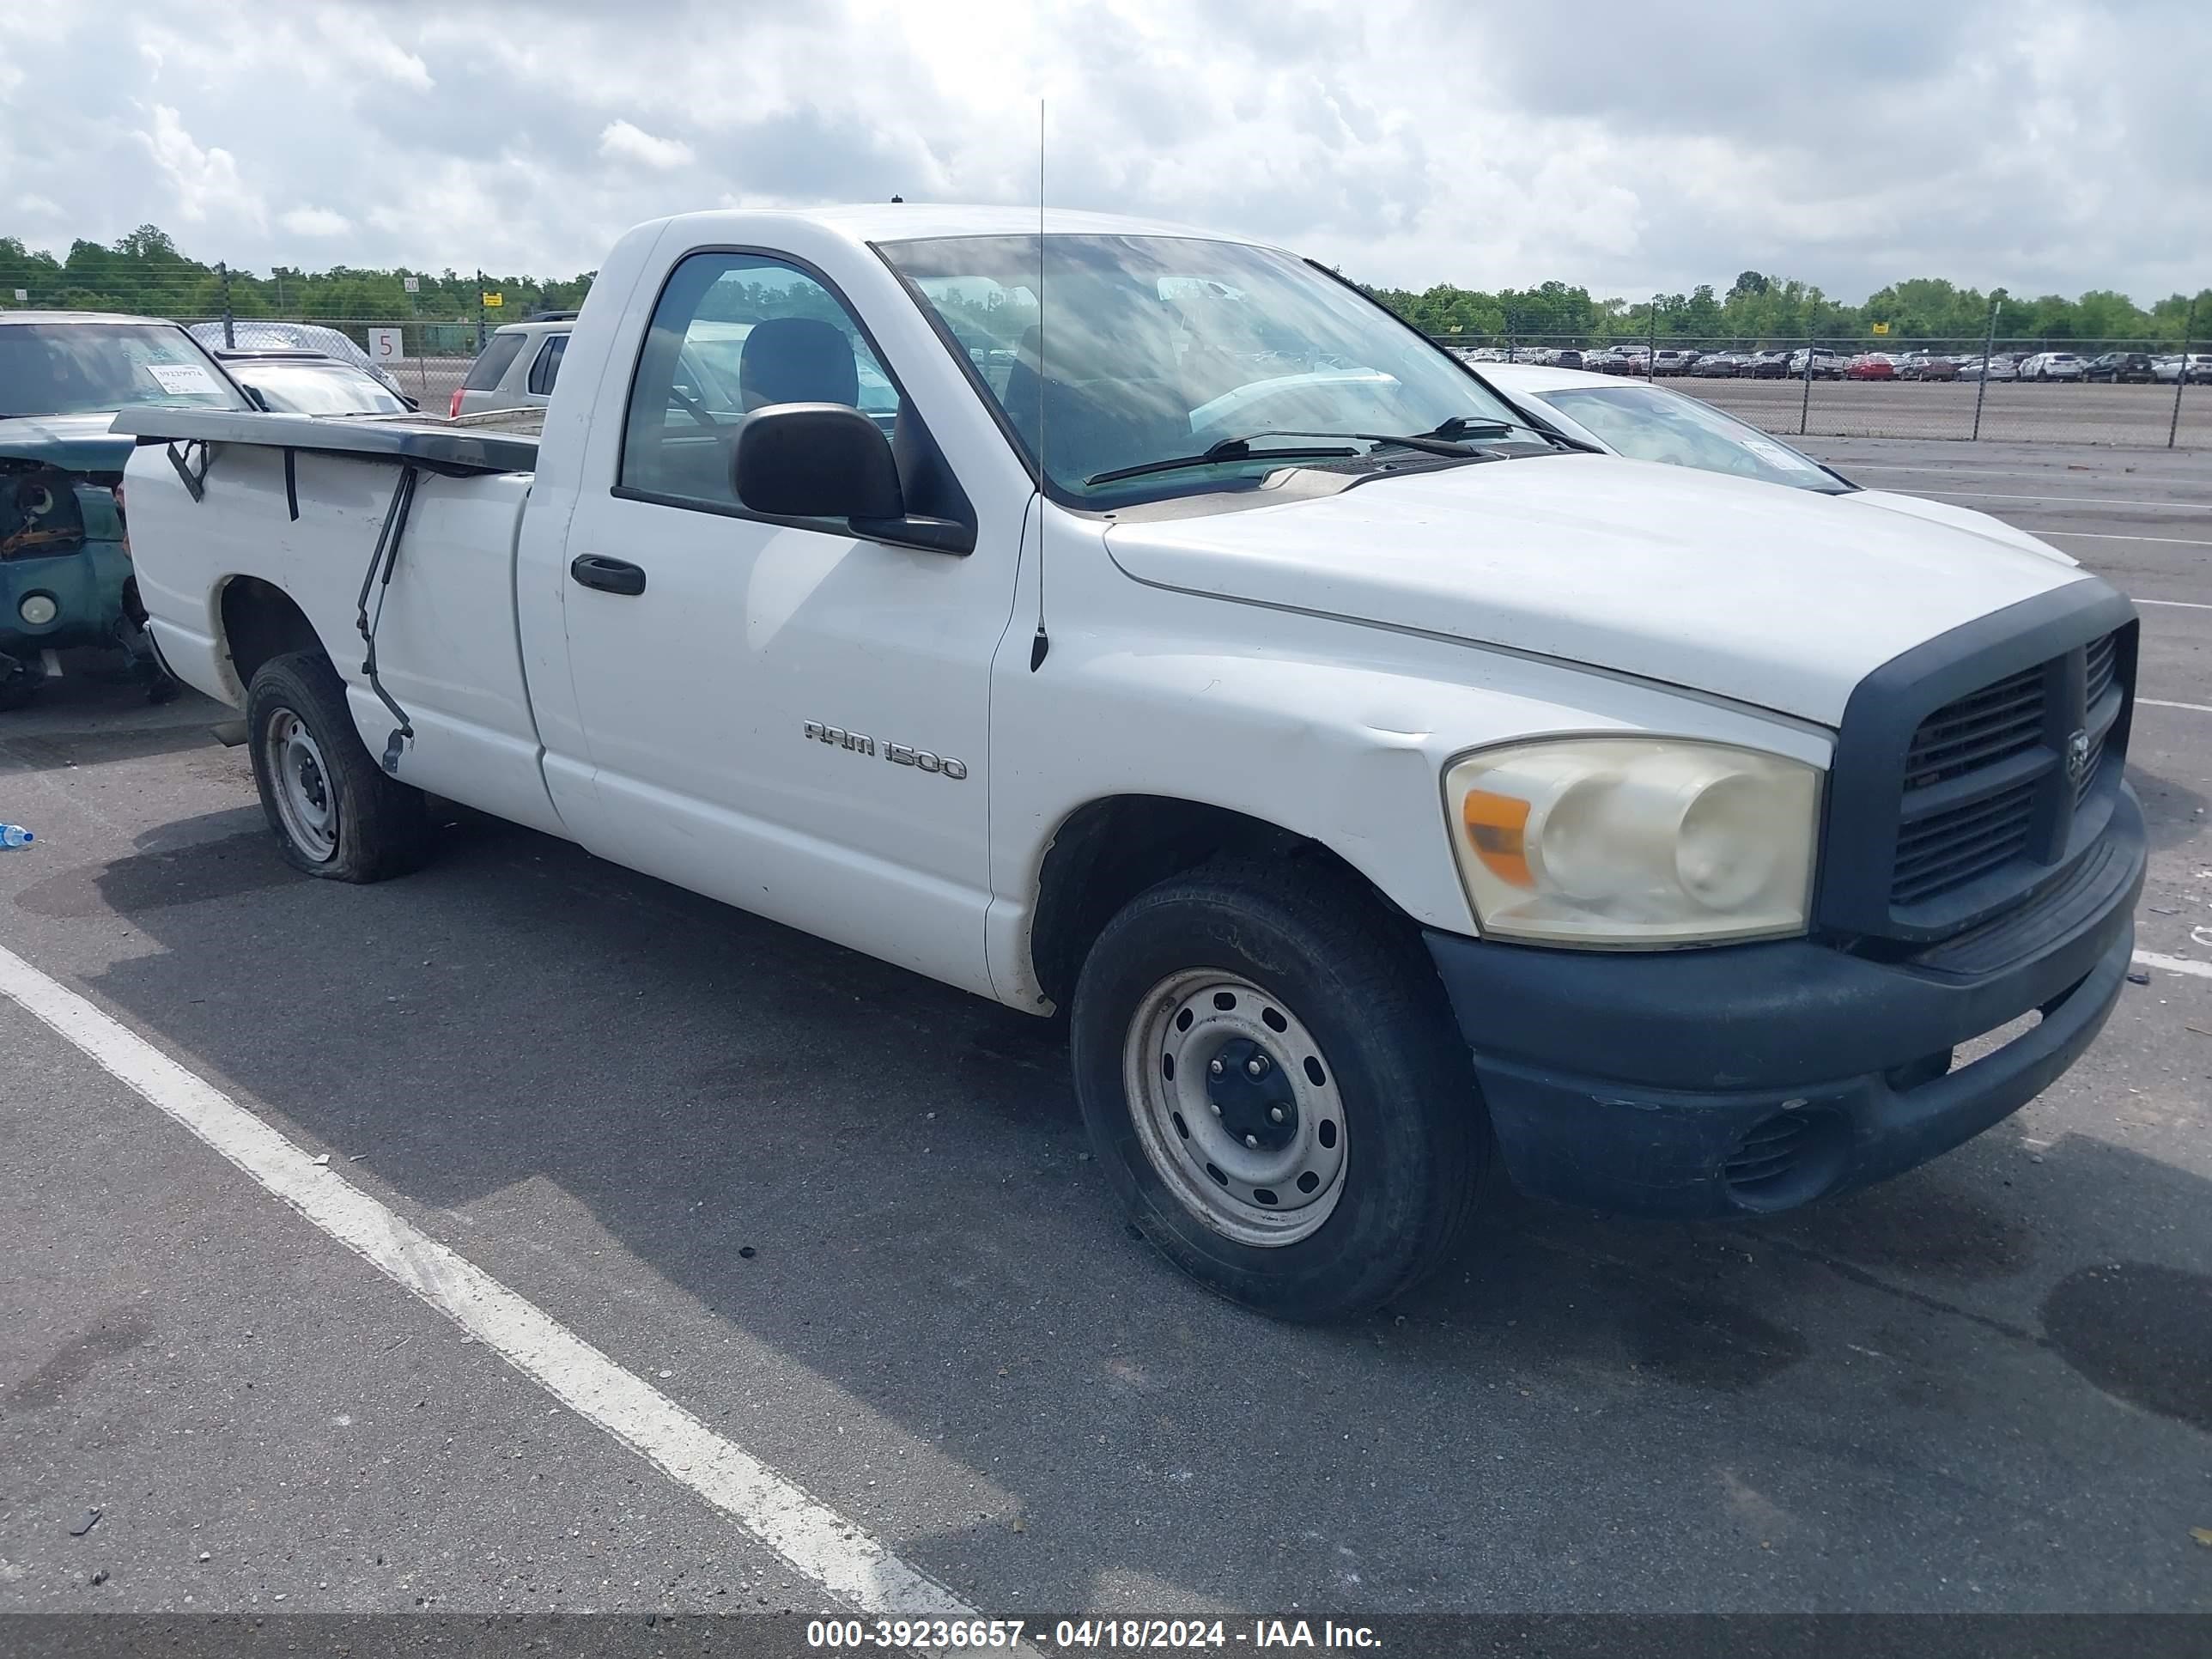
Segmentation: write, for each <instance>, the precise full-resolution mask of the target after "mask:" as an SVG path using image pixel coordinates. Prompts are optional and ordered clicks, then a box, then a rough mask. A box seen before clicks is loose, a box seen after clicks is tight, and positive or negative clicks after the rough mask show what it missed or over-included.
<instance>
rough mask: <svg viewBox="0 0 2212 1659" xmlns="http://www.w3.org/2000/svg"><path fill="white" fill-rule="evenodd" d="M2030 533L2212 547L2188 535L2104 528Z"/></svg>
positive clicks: (2093, 540) (2111, 540) (2208, 542)
mask: <svg viewBox="0 0 2212 1659" xmlns="http://www.w3.org/2000/svg"><path fill="white" fill-rule="evenodd" d="M2022 528H2026V526H2022ZM2028 533H2029V534H2031V535H2035V536H2056V537H2057V538H2058V539H2059V540H2061V541H2064V540H2067V539H2068V538H2072V539H2073V540H2075V541H2088V542H2165V543H2166V544H2169V545H2171V546H2174V547H2212V541H2197V540H2193V539H2191V538H2189V537H2187V536H2115V535H2113V534H2112V532H2109V531H2104V530H2045V529H2040V528H2039V529H2036V530H2033V531H2030V532H2028Z"/></svg>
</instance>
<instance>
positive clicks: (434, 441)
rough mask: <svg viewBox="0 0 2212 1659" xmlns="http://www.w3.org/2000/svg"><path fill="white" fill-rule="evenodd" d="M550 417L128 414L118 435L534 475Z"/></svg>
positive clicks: (118, 423) (521, 413)
mask: <svg viewBox="0 0 2212 1659" xmlns="http://www.w3.org/2000/svg"><path fill="white" fill-rule="evenodd" d="M544 422H545V411H544V410H542V409H502V410H492V411H490V412H488V413H486V414H483V415H475V416H462V417H461V418H460V419H459V420H458V421H444V420H439V419H437V418H435V416H427V415H417V414H410V415H274V414H266V413H263V412H261V411H259V410H227V409H158V408H153V407H145V408H137V409H126V410H123V411H122V412H121V413H120V414H118V415H117V416H116V417H115V424H114V426H113V428H112V430H114V431H117V432H126V433H129V434H130V435H131V436H133V437H135V438H137V440H138V441H139V442H140V443H142V444H143V443H156V442H160V441H164V440H167V441H170V442H184V443H205V444H255V445H259V446H262V447H267V448H271V449H294V450H311V449H313V450H328V451H333V452H336V453H340V454H346V455H358V456H363V457H367V458H369V459H382V460H392V461H401V462H412V463H414V464H415V465H417V466H421V467H423V468H425V469H427V470H428V471H434V472H444V473H453V474H462V473H471V472H530V471H535V470H536V468H537V465H538V433H539V431H540V429H541V428H543V427H544Z"/></svg>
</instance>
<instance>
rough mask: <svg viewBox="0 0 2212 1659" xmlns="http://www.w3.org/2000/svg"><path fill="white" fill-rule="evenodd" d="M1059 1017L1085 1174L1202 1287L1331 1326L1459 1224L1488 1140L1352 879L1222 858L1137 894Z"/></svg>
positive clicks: (1420, 999) (1415, 1269)
mask: <svg viewBox="0 0 2212 1659" xmlns="http://www.w3.org/2000/svg"><path fill="white" fill-rule="evenodd" d="M1286 877H1287V878H1288V879H1289V880H1291V881H1295V882H1296V883H1297V885H1296V886H1295V887H1290V886H1286V884H1285V882H1286ZM1070 1025H1071V1030H1070V1035H1071V1038H1072V1049H1073V1061H1074V1067H1075V1085H1076V1093H1077V1097H1078V1098H1079V1101H1080V1103H1081V1105H1082V1109H1083V1115H1084V1121H1085V1126H1086V1127H1088V1129H1089V1130H1090V1133H1091V1143H1092V1146H1094V1147H1095V1148H1096V1151H1097V1157H1098V1158H1099V1161H1100V1164H1101V1166H1102V1167H1103V1169H1104V1170H1105V1171H1106V1174H1107V1176H1108V1178H1109V1180H1110V1181H1111V1182H1113V1184H1114V1187H1115V1190H1116V1191H1117V1192H1118V1193H1119V1194H1121V1198H1122V1200H1123V1201H1124V1202H1125V1203H1127V1206H1129V1209H1130V1212H1131V1214H1132V1216H1133V1218H1134V1219H1135V1221H1136V1223H1137V1225H1138V1226H1139V1229H1140V1230H1141V1231H1143V1232H1144V1234H1145V1236H1146V1237H1147V1238H1149V1239H1150V1240H1151V1241H1152V1243H1154V1244H1156V1245H1157V1246H1158V1248H1159V1249H1161V1250H1162V1251H1163V1252H1164V1254H1165V1255H1167V1256H1168V1257H1169V1258H1170V1260H1171V1261H1174V1262H1175V1263H1176V1266H1177V1267H1181V1268H1182V1269H1183V1270H1184V1271H1185V1272H1186V1273H1190V1274H1191V1275H1192V1276H1193V1277H1194V1278H1196V1279H1199V1280H1200V1282H1201V1283H1203V1284H1205V1285H1207V1286H1208V1287H1209V1288H1211V1289H1212V1290H1215V1291H1219V1292H1220V1293H1221V1294H1223V1295H1225V1296H1227V1297H1231V1298H1232V1299H1234V1300H1236V1301H1238V1302H1242V1303H1244V1304H1248V1305H1249V1306H1251V1307H1255V1308H1257V1309H1260V1310H1262V1311H1264V1312H1267V1313H1270V1314H1274V1315H1277V1316H1281V1317H1285V1318H1291V1319H1314V1320H1319V1319H1332V1318H1340V1317H1345V1316H1351V1315H1354V1314H1358V1313H1362V1312H1364V1311H1367V1310H1370V1309H1373V1308H1375V1307H1377V1306H1380V1305H1382V1304H1384V1303H1386V1302H1388V1301H1389V1300H1390V1298H1391V1297H1395V1296H1396V1295H1398V1294H1399V1293H1400V1292H1401V1291H1404V1290H1406V1289H1407V1287H1409V1286H1410V1285H1413V1283H1414V1282H1416V1281H1417V1280H1418V1279H1420V1278H1421V1276H1422V1275H1423V1274H1425V1273H1427V1272H1428V1271H1429V1270H1430V1269H1431V1267H1434V1266H1435V1265H1436V1264H1437V1261H1440V1260H1441V1259H1442V1258H1443V1255H1444V1254H1445V1253H1446V1251H1447V1250H1448V1249H1449V1246H1450V1244H1451V1242H1452V1240H1453V1239H1454V1237H1455V1236H1456V1235H1457V1234H1458V1232H1459V1231H1460V1229H1461V1227H1462V1225H1463V1223H1464V1221H1465V1218H1466V1216H1467V1213H1468V1208H1469V1206H1470V1205H1471V1203H1472V1201H1473V1199H1474V1194H1475V1190H1476V1187H1477V1184H1478V1182H1479V1179H1480V1175H1481V1172H1482V1169H1483V1165H1484V1164H1485V1162H1486V1157H1487V1152H1488V1148H1489V1134H1488V1127H1487V1125H1486V1121H1485V1120H1484V1117H1483V1114H1482V1108H1481V1104H1480V1099H1479V1097H1478V1095H1477V1092H1476V1088H1475V1082H1474V1072H1473V1067H1472V1066H1471V1064H1470V1062H1469V1060H1468V1054H1467V1050H1466V1048H1465V1047H1464V1045H1463V1044H1462V1042H1461V1040H1460V1037H1459V1035H1458V1032H1457V1030H1456V1029H1455V1026H1454V1024H1453V1022H1452V1018H1451V1012H1450V1009H1449V1005H1448V1003H1447V1002H1446V1000H1445V999H1444V995H1443V987H1442V985H1441V984H1440V983H1439V982H1438V981H1437V977H1436V974H1435V970H1434V969H1432V968H1431V966H1430V964H1429V963H1428V961H1427V959H1426V957H1425V955H1424V954H1423V953H1422V951H1421V950H1420V948H1419V942H1418V941H1417V940H1414V939H1412V938H1411V937H1410V936H1408V935H1407V933H1403V932H1401V929H1400V928H1399V927H1396V926H1395V925H1393V923H1392V921H1391V919H1389V918H1388V917H1387V916H1386V915H1384V914H1383V912H1382V911H1381V909H1380V907H1379V906H1377V905H1376V903H1375V902H1374V901H1373V900H1372V898H1371V897H1370V896H1368V895H1367V894H1365V893H1364V891H1362V890H1360V889H1359V888H1358V886H1357V884H1354V883H1352V882H1351V881H1350V880H1348V879H1342V878H1338V877H1336V876H1335V875H1334V872H1322V871H1312V870H1307V871H1301V870H1300V869H1299V868H1298V867H1297V866H1291V867H1290V869H1289V870H1288V871H1287V872H1286V871H1285V870H1284V869H1283V868H1281V867H1279V866H1278V867H1274V868H1270V869H1267V870H1263V869H1261V867H1260V866H1251V865H1245V864H1243V863H1241V862H1222V863H1218V864H1215V865H1211V866H1207V867H1206V868H1205V869H1202V870H1200V871H1198V872H1193V873H1191V874H1189V875H1186V876H1181V877H1177V878H1173V879H1171V880H1170V881H1167V882H1165V883H1163V884H1161V885H1159V886H1158V887H1155V888H1152V890H1149V891H1147V892H1145V893H1142V894H1140V895H1139V896H1137V897H1136V898H1134V899H1133V900H1132V901H1131V902H1129V903H1128V905H1127V906H1126V907H1125V908H1123V909H1122V911H1121V914H1120V915H1116V916H1115V918H1114V920H1113V921H1111V922H1109V923H1108V925H1107V927H1106V929H1105V931H1104V932H1103V933H1102V934H1101V935H1100V937H1099V939H1098V942H1097V945H1095V946H1093V947H1092V950H1091V954H1090V956H1089V957H1088V958H1087V959H1086V960H1085V963H1084V967H1083V971H1082V975H1081V977H1080V979H1079V982H1078V985H1077V987H1076V993H1075V998H1074V1006H1073V1013H1072V1018H1071V1022H1070Z"/></svg>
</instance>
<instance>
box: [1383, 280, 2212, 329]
mask: <svg viewBox="0 0 2212 1659" xmlns="http://www.w3.org/2000/svg"><path fill="white" fill-rule="evenodd" d="M1367 292H1368V293H1370V294H1371V295H1374V297H1375V298H1376V299H1377V300H1379V301H1382V302H1383V304H1384V305H1386V306H1388V307H1390V309H1391V310H1393V311H1395V312H1396V313H1398V314H1399V315H1400V316H1401V317H1403V318H1404V319H1406V320H1407V322H1410V323H1412V324H1413V325H1414V326H1415V327H1417V328H1419V329H1421V330H1423V331H1425V332H1427V333H1430V334H1455V335H1463V336H1466V337H1468V338H1470V339H1479V340H1506V339H1521V340H1530V339H1538V338H1542V337H1547V336H1548V337H1559V338H1563V339H1572V340H1587V341H1596V340H1642V339H1646V338H1649V337H1650V336H1651V335H1652V334H1653V333H1654V332H1656V333H1657V334H1658V336H1659V337H1661V338H1662V339H1676V340H1720V339H1726V340H1735V341H1741V342H1744V343H1765V342H1770V341H1784V340H1802V339H1806V338H1808V337H1810V338H1814V339H1820V340H1829V341H1873V340H1877V339H1880V340H1882V341H1884V342H1885V343H1903V342H1907V341H1912V340H1954V341H1955V340H1978V339H1981V338H1982V337H1984V334H1985V333H1986V332H1987V331H1988V330H1989V328H1990V307H1991V304H1992V302H1994V304H1995V306H1996V337H1997V338H1998V339H2000V340H2003V341H2015V342H2017V341H2027V340H2038V341H2052V342H2063V341H2068V340H2100V341H2110V342H2112V343H2115V344H2133V345H2141V346H2143V347H2147V348H2148V347H2152V346H2178V345H2179V344H2180V343H2182V335H2183V331H2184V330H2185V328H2186V327H2188V326H2189V320H2188V319H2189V309H2190V300H2189V296H2188V295H2185V294H2175V295H2169V296H2168V297H2166V299H2163V300H2160V301H2158V302H2157V303H2156V304H2155V305H2153V306H2152V307H2150V308H2149V309H2148V310H2145V309H2144V308H2143V307H2141V306H2138V305H2137V304H2136V302H2135V301H2133V300H2130V298H2129V297H2128V296H2127V295H2124V294H2119V293H2115V292H2113V291H2112V289H2091V290H2090V291H2089V292H2088V293H2087V294H2084V295H2081V296H2080V297H2079V298H2078V299H2073V300H2069V299H2067V298H2066V297H2065V296H2064V295H2058V294H2049V295H2044V296H2043V297H2041V298H2040V299H2033V300H2029V299H2021V298H2019V297H2016V296H2015V295H2011V294H2008V293H2007V292H2006V291H2005V290H2004V289H1996V290H1994V291H1992V292H1990V293H1987V294H1984V292H1982V291H1981V290H1980V289H1972V288H1960V287H1958V286H1957V285H1955V284H1954V283H1948V282H1945V281H1944V280H1943V279H1942V277H1939V276H1916V277H1913V278H1912V279H1911V280H1910V281H1907V282H1902V283H1891V284H1890V285H1889V286H1888V287H1887V288H1885V289H1881V290H1880V291H1879V292H1877V293H1875V294H1872V295H1868V297H1867V299H1866V301H1864V303H1863V304H1859V305H1851V304H1849V303H1847V302H1845V301H1841V300H1837V299H1833V298H1831V297H1830V296H1829V295H1826V294H1824V293H1822V292H1821V291H1820V289H1818V288H1817V287H1814V286H1813V285H1812V284H1810V283H1801V282H1796V281H1795V280H1793V279H1790V278H1788V277H1783V276H1767V275H1766V274H1765V273H1764V272H1761V271H1757V270H1746V271H1743V272H1741V273H1740V274H1739V275H1738V276H1737V277H1736V279H1735V282H1733V283H1730V284H1729V289H1728V292H1727V293H1726V294H1724V295H1723V294H1719V293H1717V292H1715V290H1714V289H1713V287H1712V285H1711V283H1701V284H1700V285H1699V287H1698V288H1696V289H1693V290H1692V292H1690V293H1688V294H1662V295H1656V296H1654V298H1652V299H1650V300H1645V301H1634V302H1632V301H1626V300H1620V299H1607V300H1601V299H1595V298H1593V297H1592V296H1591V295H1590V292H1589V289H1584V288H1580V287H1576V286H1572V285H1570V284H1568V283H1543V284H1541V286H1539V287H1536V288H1530V289H1510V288H1509V289H1498V290H1497V291H1496V292H1494V293H1485V292H1483V291H1481V290H1480V289H1464V288H1455V287H1453V286H1451V285H1450V284H1449V283H1438V284H1437V286H1436V287H1434V288H1431V289H1426V290H1425V291H1424V292H1422V293H1419V294H1415V293H1413V292H1411V291H1409V290H1407V289H1392V288H1370V289H1368V290H1367ZM1655 312H1656V316H1655V314H1654V313H1655ZM1876 323H1887V324H1888V325H1889V327H1888V330H1887V333H1886V334H1881V335H1877V334H1876V333H1875V331H1874V325H1875V324H1876ZM2208 336H2212V289H2204V290H2203V292H2202V293H2200V294H2199V295H2197V320H2196V324H2195V337H2196V338H2197V340H2199V341H2201V340H2203V339H2204V338H2206V337H2208Z"/></svg>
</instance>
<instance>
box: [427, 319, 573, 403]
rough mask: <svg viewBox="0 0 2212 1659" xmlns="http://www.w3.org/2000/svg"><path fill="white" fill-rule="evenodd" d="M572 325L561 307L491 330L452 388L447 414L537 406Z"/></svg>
mask: <svg viewBox="0 0 2212 1659" xmlns="http://www.w3.org/2000/svg"><path fill="white" fill-rule="evenodd" d="M575 326H576V313H574V312H573V311H562V312H555V313H551V314H550V315H548V316H544V317H540V318H536V319H532V321H530V322H526V323H509V324H508V325H507V326H506V327H504V328H500V329H495V330H493V331H492V336H491V338H489V340H487V341H485V342H484V349H483V350H482V351H480V352H478V353H477V360H476V362H473V363H471V365H470V366H469V372H468V374H466V375H465V377H464V378H463V379H462V381H461V383H460V385H459V386H455V387H454V388H453V402H452V404H450V405H449V406H448V407H447V410H446V414H447V416H448V418H451V419H454V420H458V419H459V418H460V416H464V415H481V414H483V412H484V411H485V410H492V409H523V408H526V407H528V406H530V405H532V404H536V405H538V406H539V407H541V408H542V407H543V406H544V403H545V400H546V399H547V398H549V397H550V396H551V395H552V392H553V382H554V380H556V378H557V377H558V376H559V374H560V373H561V358H562V354H563V353H565V352H566V351H567V350H568V336H569V334H570V333H571V332H572V331H574V329H575Z"/></svg>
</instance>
